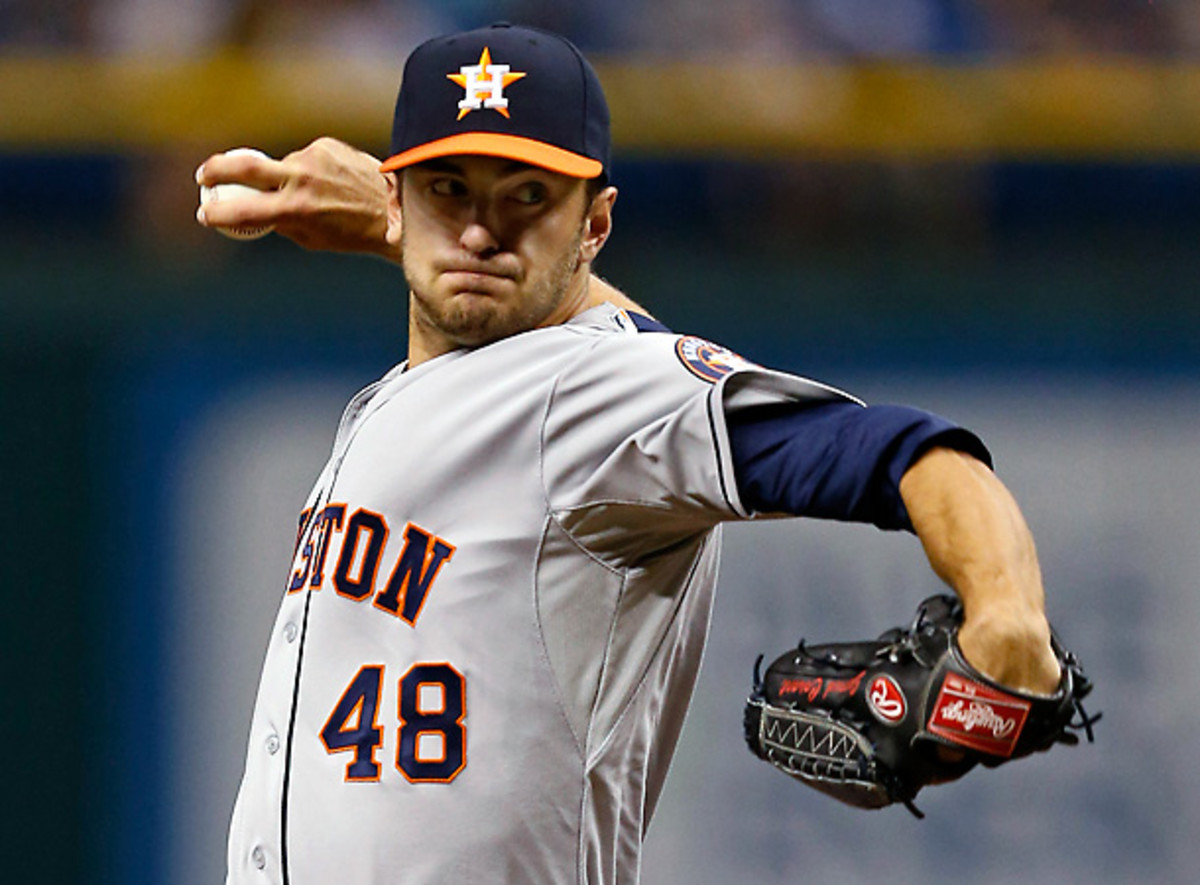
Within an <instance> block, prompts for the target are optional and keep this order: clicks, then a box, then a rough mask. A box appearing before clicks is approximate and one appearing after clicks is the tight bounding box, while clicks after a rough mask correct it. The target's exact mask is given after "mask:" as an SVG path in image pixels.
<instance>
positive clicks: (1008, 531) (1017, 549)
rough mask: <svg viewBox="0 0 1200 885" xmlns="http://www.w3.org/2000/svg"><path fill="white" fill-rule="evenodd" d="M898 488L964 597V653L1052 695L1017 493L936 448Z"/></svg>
mask: <svg viewBox="0 0 1200 885" xmlns="http://www.w3.org/2000/svg"><path fill="white" fill-rule="evenodd" d="M900 493H901V496H902V497H903V498H904V503H905V506H906V507H907V508H908V513H909V517H910V519H911V520H912V523H913V527H914V528H915V529H916V532H917V535H918V537H920V539H921V543H922V545H923V546H924V548H925V553H926V555H927V556H928V557H929V562H930V565H931V566H932V567H933V570H934V571H935V572H936V573H937V574H938V575H939V576H940V577H941V578H942V579H943V580H944V581H946V583H948V584H949V585H950V586H951V587H953V588H954V590H955V592H956V593H957V594H958V595H959V597H960V598H961V599H962V601H963V608H964V613H965V618H964V625H963V630H962V633H961V634H960V641H961V643H962V647H963V653H964V654H965V655H966V657H967V659H968V660H970V661H971V663H972V664H974V665H975V667H977V668H978V669H980V670H982V671H983V672H985V673H987V674H988V675H989V676H991V677H992V678H994V679H996V680H998V681H1000V682H1004V683H1006V684H1008V685H1011V686H1013V687H1016V688H1023V689H1026V690H1030V691H1040V692H1051V691H1053V690H1054V688H1055V687H1056V685H1057V682H1058V667H1057V664H1056V663H1055V662H1054V658H1053V654H1052V652H1051V651H1050V641H1049V638H1050V634H1049V625H1048V624H1047V622H1046V617H1045V600H1044V594H1043V589H1042V576H1041V569H1040V566H1039V564H1038V558H1037V552H1036V549H1035V546H1034V542H1033V537H1032V534H1031V533H1030V531H1029V527H1028V525H1027V524H1026V522H1025V519H1024V517H1023V516H1022V515H1021V511H1020V509H1019V508H1018V506H1017V504H1016V501H1015V500H1014V499H1013V497H1012V495H1011V494H1010V493H1009V492H1008V490H1007V489H1006V488H1005V487H1004V485H1003V484H1002V483H1001V482H1000V480H999V479H997V478H996V476H995V475H994V474H993V473H992V471H991V470H990V469H988V467H987V466H986V465H984V464H982V463H980V462H979V461H978V460H976V459H975V458H973V457H971V456H970V455H965V454H963V453H961V452H957V451H953V450H950V449H940V448H939V449H933V450H931V451H929V452H928V453H926V454H925V455H924V456H922V457H921V458H920V459H919V460H918V461H917V462H916V463H915V464H914V465H913V466H912V467H911V468H910V469H909V470H908V472H907V473H905V475H904V477H903V479H902V480H901V482H900Z"/></svg>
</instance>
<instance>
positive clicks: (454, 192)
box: [429, 178, 467, 197]
mask: <svg viewBox="0 0 1200 885" xmlns="http://www.w3.org/2000/svg"><path fill="white" fill-rule="evenodd" d="M429 190H430V191H431V192H432V193H434V194H436V195H437V196H439V197H461V196H463V195H464V194H465V193H466V192H467V186H466V184H464V183H463V182H462V181H459V180H458V179H457V178H435V179H434V180H433V181H432V182H431V183H430V185H429Z"/></svg>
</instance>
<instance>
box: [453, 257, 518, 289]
mask: <svg viewBox="0 0 1200 885" xmlns="http://www.w3.org/2000/svg"><path fill="white" fill-rule="evenodd" d="M441 275H442V276H443V277H444V278H446V279H447V281H448V282H449V283H450V284H451V285H452V286H453V287H454V288H455V289H460V290H469V291H474V292H482V293H484V294H487V293H489V292H491V291H492V290H498V289H499V288H500V287H503V286H505V285H506V284H510V283H513V282H516V280H517V276H518V275H517V273H516V272H515V271H512V270H510V269H508V268H504V267H495V266H488V265H480V264H455V265H449V266H447V267H444V268H442V269H441Z"/></svg>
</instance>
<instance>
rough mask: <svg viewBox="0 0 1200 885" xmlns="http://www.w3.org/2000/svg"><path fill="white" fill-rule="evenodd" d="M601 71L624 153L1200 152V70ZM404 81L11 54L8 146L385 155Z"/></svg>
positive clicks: (700, 65)
mask: <svg viewBox="0 0 1200 885" xmlns="http://www.w3.org/2000/svg"><path fill="white" fill-rule="evenodd" d="M597 68H598V69H599V71H600V76H601V79H602V80H603V82H604V84H605V89H606V91H607V92H608V96H609V101H610V104H611V105H612V111H613V121H614V123H613V131H614V139H615V141H616V147H617V150H618V151H622V152H636V153H648V154H666V153H689V154H702V153H715V152H719V153H724V154H739V155H746V154H751V155H782V154H792V155H800V156H805V155H808V156H824V157H835V158H836V157H846V158H915V159H936V158H942V157H948V158H953V157H967V158H988V157H995V158H998V159H1005V158H1020V157H1028V158H1043V159H1065V160H1083V159H1137V158H1149V159H1168V160H1169V159H1177V160H1184V161H1190V160H1196V159H1200V64H1181V63H1180V64H1172V63H1152V62H1148V61H1145V60H1137V59H1133V58H1128V57H1120V58H1061V59H1046V60H1037V61H1023V62H1019V63H1017V62H1014V63H1006V64H999V63H991V64H957V65H942V64H927V63H904V64H884V63H876V64H855V65H851V64H832V63H830V64H825V63H812V64H807V63H806V64H794V65H767V64H755V63H752V62H747V61H745V60H733V61H722V60H719V59H713V60H708V61H704V62H678V63H671V62H661V61H648V60H644V59H637V58H624V59H601V60H600V61H599V62H598V64H597ZM397 82H398V73H397V72H396V71H394V70H389V69H388V68H387V66H383V65H378V64H367V63H355V62H347V61H345V60H342V59H329V60H304V61H291V60H286V61H285V60H266V59H262V58H250V57H246V56H239V55H224V56H217V57H213V58H209V59H202V60H188V61H163V60H150V59H128V58H122V59H109V60H101V59H92V58H83V57H46V56H42V57H33V56H27V57H19V56H13V55H8V56H2V57H0V148H3V149H7V150H56V151H61V150H67V151H83V150H97V149H99V150H154V149H156V148H160V147H169V146H172V145H179V144H186V145H189V146H190V145H203V146H205V147H211V148H213V149H216V148H217V147H220V146H231V145H235V144H255V145H259V146H263V147H267V148H272V147H275V148H277V149H286V148H290V147H295V146H299V145H301V144H303V143H305V142H307V141H308V140H310V139H311V138H313V137H314V136H316V135H322V134H328V135H335V136H338V137H340V138H343V139H346V140H347V141H350V142H353V143H355V144H359V145H361V146H363V147H368V148H370V149H374V150H380V149H382V148H383V147H385V146H386V143H387V139H388V134H389V131H390V118H391V111H392V105H393V102H394V100H395V89H396V85H397ZM514 97H515V96H514ZM518 107H519V106H517V105H516V104H514V106H513V112H514V113H516V112H517V111H518Z"/></svg>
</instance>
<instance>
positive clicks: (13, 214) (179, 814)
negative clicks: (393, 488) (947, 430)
mask: <svg viewBox="0 0 1200 885" xmlns="http://www.w3.org/2000/svg"><path fill="white" fill-rule="evenodd" d="M498 19H508V20H512V21H520V22H525V23H531V24H540V25H544V26H547V27H551V28H554V29H556V30H559V31H562V32H564V33H566V34H568V35H569V36H571V37H572V38H573V39H574V40H575V41H576V42H577V43H578V44H579V45H580V46H582V47H583V48H584V49H585V51H587V52H588V53H589V54H590V55H591V56H592V57H593V58H594V59H595V60H596V62H597V66H598V68H599V69H600V72H601V76H602V78H603V79H604V81H605V83H606V86H607V88H608V90H609V94H610V99H611V103H612V105H613V110H614V118H615V124H616V125H615V134H616V138H617V146H616V147H617V165H616V174H615V181H616V184H617V185H618V186H619V187H620V188H621V197H620V200H619V202H618V206H617V210H618V228H617V234H616V236H615V237H614V239H613V240H612V242H611V243H610V245H609V246H608V248H607V249H606V251H605V255H604V256H603V258H602V261H601V264H600V271H601V272H602V273H603V274H605V275H606V276H607V277H609V278H610V279H611V280H612V281H613V282H615V283H616V284H617V285H619V286H621V287H623V288H626V289H627V290H629V291H630V292H631V293H632V294H633V295H634V296H635V297H637V298H639V299H640V300H642V301H644V302H645V303H647V304H648V305H649V306H650V307H651V308H652V309H654V311H655V312H656V313H657V315H658V316H659V317H660V318H662V319H663V320H664V321H666V322H667V323H668V324H670V325H672V326H674V327H675V328H678V329H685V330H688V331H692V332H696V333H698V334H701V335H705V336H707V337H711V338H714V339H717V340H720V341H722V342H723V343H725V344H727V345H729V346H731V347H733V348H734V349H736V350H738V351H740V352H742V353H744V354H746V355H749V356H752V357H753V358H755V359H757V360H758V361H760V362H765V363H768V364H772V365H776V366H780V367H783V368H787V369H790V370H793V371H797V372H800V373H802V374H807V375H811V376H814V377H817V378H819V379H821V380H825V381H828V382H831V383H834V384H837V385H839V386H843V387H847V388H849V389H851V390H853V391H855V392H857V393H859V394H860V395H862V396H864V397H865V398H867V399H868V400H871V401H877V402H878V401H899V402H912V403H916V404H920V405H924V406H926V407H930V408H933V409H935V410H937V411H941V412H943V413H945V414H948V415H950V416H951V417H954V418H956V419H958V420H961V421H963V422H964V423H967V424H968V426H972V427H974V428H976V429H977V430H979V431H980V432H981V433H982V434H983V435H984V437H985V438H986V439H988V440H989V441H990V442H991V444H992V447H993V450H994V453H995V455H996V460H997V464H998V468H999V470H1000V473H1001V476H1002V477H1003V478H1004V479H1005V480H1006V481H1007V482H1008V483H1009V484H1010V486H1012V487H1013V489H1014V491H1015V492H1016V494H1017V495H1018V497H1019V498H1020V500H1021V501H1022V503H1023V505H1024V508H1025V510H1026V513H1027V516H1028V518H1029V520H1030V522H1031V523H1032V525H1033V527H1034V530H1035V532H1036V534H1037V536H1038V539H1039V545H1040V549H1041V554H1042V558H1043V566H1044V571H1045V573H1046V577H1047V586H1048V589H1049V594H1050V610H1051V615H1052V617H1053V618H1054V619H1055V620H1056V621H1058V622H1060V624H1061V626H1062V627H1063V628H1064V633H1065V637H1066V639H1067V640H1068V644H1070V645H1072V646H1074V647H1076V649H1077V650H1078V651H1079V652H1080V653H1081V655H1082V656H1083V657H1084V660H1085V662H1086V663H1087V664H1088V666H1089V669H1090V670H1091V671H1092V672H1093V675H1094V676H1095V677H1096V679H1097V681H1098V685H1099V687H1098V689H1097V692H1096V695H1095V699H1094V701H1093V703H1092V706H1093V707H1095V708H1098V709H1103V710H1104V711H1105V720H1104V722H1103V723H1102V725H1101V727H1100V731H1099V738H1100V740H1099V743H1098V744H1097V745H1096V746H1095V747H1093V748H1091V749H1087V750H1081V751H1077V752H1069V751H1068V752H1060V753H1055V754H1052V756H1049V757H1046V758H1039V759H1037V760H1032V761H1030V762H1027V763H1025V764H1023V765H1020V766H1013V767H1012V770H1004V771H1000V772H996V773H995V774H993V775H990V776H988V777H978V778H975V779H968V780H967V781H964V782H962V783H960V784H956V785H953V786H951V787H946V788H944V789H941V790H938V791H933V792H931V793H929V794H928V796H927V797H924V801H923V802H921V803H920V804H922V805H923V806H924V808H925V810H926V811H927V812H928V814H929V819H927V820H926V821H925V822H923V823H918V822H916V821H914V820H912V819H910V818H909V817H908V816H907V815H906V814H905V813H904V812H903V811H888V812H877V813H869V814H868V813H863V812H855V811H852V810H849V809H843V808H842V807H840V806H837V805H836V804H835V803H832V802H830V801H829V800H827V799H824V798H823V797H819V796H816V794H812V795H809V791H806V790H803V789H802V788H800V787H798V786H794V785H792V784H790V783H788V782H786V781H785V779H784V778H782V777H781V776H779V775H777V774H775V773H773V772H772V771H770V770H769V769H768V768H766V767H765V766H763V765H762V763H759V762H757V761H756V760H753V759H752V758H751V757H750V756H749V754H748V753H746V752H745V751H744V750H743V748H742V744H741V736H740V716H741V705H742V699H743V697H744V694H745V692H746V690H747V689H748V687H749V680H750V667H751V664H752V662H753V659H754V657H755V655H756V654H757V653H758V652H759V651H767V652H770V651H775V650H778V649H779V648H782V647H783V646H784V645H785V644H787V643H791V642H794V641H795V640H796V639H797V638H799V636H800V635H805V636H808V637H809V638H812V639H835V638H849V637H851V636H856V635H859V634H862V633H863V632H864V631H869V630H875V629H882V628H884V627H886V626H888V625H890V624H891V623H892V622H894V621H898V620H900V619H903V618H905V617H907V616H908V614H909V613H910V612H911V610H912V607H913V604H914V603H915V601H916V600H917V599H918V598H920V596H922V595H924V594H925V593H926V592H930V591H933V590H936V589H937V587H936V584H935V583H934V582H933V580H932V578H931V577H930V576H928V575H927V574H926V571H925V569H924V566H923V560H922V558H921V556H920V553H919V549H918V547H917V545H916V542H915V541H914V540H913V539H911V538H907V537H900V536H892V535H882V534H880V533H877V532H874V531H873V530H869V529H860V528H855V527H845V526H828V525H809V524H797V523H791V524H780V525H772V526H769V527H735V528H734V529H733V530H731V531H730V532H729V544H728V555H727V559H726V567H725V570H724V577H723V587H722V590H721V594H720V597H719V600H718V606H717V611H716V615H715V621H714V626H713V641H712V645H711V648H710V653H709V655H708V658H707V660H706V664H705V670H704V674H703V677H702V681H701V684H700V686H699V690H698V696H697V700H696V705H695V708H694V713H693V715H692V716H691V718H690V720H689V723H688V726H687V728H686V730H685V737H684V741H683V744H682V747H681V752H680V756H679V759H678V762H677V764H676V766H675V767H674V769H673V771H672V774H671V777H670V781H669V784H668V790H667V797H666V799H665V800H664V803H663V806H662V808H661V809H660V812H659V815H658V817H657V818H656V821H655V823H654V825H653V826H652V828H651V833H650V840H649V848H648V857H647V863H646V870H645V873H644V880H645V881H646V882H647V883H648V885H659V883H675V882H689V883H696V885H699V883H703V885H727V883H736V882H745V881H755V882H760V883H776V882H778V883H782V882H791V881H796V880H797V879H799V878H801V877H805V878H811V879H812V880H814V881H834V882H850V881H879V880H884V879H886V880H888V881H891V882H896V883H904V882H921V883H930V882H959V881H962V880H964V879H969V880H971V881H976V882H980V883H984V882H988V883H1009V882H1013V881H1022V882H1025V883H1035V882H1036V883H1041V882H1045V883H1063V882H1088V883H1094V882H1105V883H1107V882H1113V883H1116V882H1130V881H1137V882H1154V883H1184V882H1192V881H1195V871H1196V869H1198V868H1200V846H1198V843H1197V839H1196V834H1197V832H1200V774H1198V773H1197V767H1196V766H1195V764H1194V761H1193V759H1192V758H1191V753H1190V752H1189V751H1190V750H1191V748H1192V747H1193V746H1194V744H1195V741H1196V735H1197V734H1198V733H1200V713H1198V710H1200V690H1198V689H1197V687H1196V683H1195V680H1194V679H1193V678H1192V676H1193V674H1194V673H1195V672H1196V671H1197V669H1200V668H1198V664H1200V661H1198V652H1197V648H1198V644H1197V643H1196V641H1195V633H1196V628H1197V626H1198V625H1200V593H1198V592H1197V586H1196V575H1197V574H1200V543H1197V542H1198V541H1200V537H1198V533H1197V528H1196V521H1195V515H1194V514H1195V509H1196V502H1197V500H1200V466H1198V464H1197V453H1198V448H1200V409H1198V405H1200V298H1198V297H1197V296H1198V295H1200V287H1198V283H1197V281H1198V279H1200V250H1198V248H1197V247H1198V245H1200V237H1198V234H1200V4H1198V3H1196V2H1195V0H711V2H702V0H575V2H573V3H561V2H559V0H508V2H499V0H498V2H483V0H442V2H438V0H320V2H316V0H0V407H2V415H3V418H2V422H3V423H2V424H0V427H2V432H0V479H2V482H3V487H4V488H5V489H6V490H7V492H8V495H9V497H8V500H9V504H10V505H11V511H12V513H11V516H12V519H11V521H10V522H9V523H8V524H7V528H6V529H5V530H4V531H2V532H0V570H2V571H0V581H2V583H0V586H2V587H3V592H4V604H3V617H0V660H2V661H3V671H2V672H3V683H2V688H0V704H2V706H3V709H4V714H3V717H2V722H3V754H2V755H3V762H2V764H3V774H2V776H0V784H3V789H4V797H5V801H4V805H3V811H2V812H0V877H2V878H3V879H4V880H5V881H10V882H41V883H101V882H103V883H109V882H113V883H163V882H171V883H203V882H214V881H220V880H221V877H222V875H223V869H224V833H225V827H226V824H227V820H228V814H229V810H230V805H231V803H232V799H233V795H234V792H235V790H236V787H237V781H238V778H239V776H240V772H241V766H242V757H243V753H244V744H245V734H246V728H247V723H248V719H249V713H250V705H251V703H252V700H253V692H254V686H255V684H256V681H257V673H258V665H259V662H260V659H261V654H262V650H263V649H264V648H265V642H266V635H267V631H268V630H269V629H270V623H271V618H272V615H273V613H274V608H275V604H276V601H277V590H278V589H279V588H281V587H282V583H281V582H282V576H283V575H284V572H285V570H286V567H287V559H288V555H289V550H290V542H291V534H292V529H291V526H292V525H293V520H294V517H295V513H296V511H297V510H298V508H299V506H300V504H301V501H302V499H303V497H304V495H305V493H306V491H307V488H308V484H309V482H310V481H311V479H312V477H313V475H315V471H316V469H317V467H318V465H319V464H320V463H321V461H322V460H323V457H324V452H325V449H326V447H327V446H328V444H329V442H330V439H331V436H332V430H333V423H334V421H335V419H336V416H337V414H338V413H339V411H340V408H341V404H342V403H343V402H344V401H345V400H346V399H347V398H348V397H349V396H350V395H351V394H352V393H353V392H354V391H355V390H356V389H357V388H358V387H360V386H362V385H363V384H365V383H367V382H368V381H370V380H372V379H373V378H375V377H377V376H378V375H379V374H381V373H382V372H383V371H384V370H385V369H386V368H387V367H388V366H390V365H391V364H392V363H393V362H394V361H396V360H397V359H399V358H400V355H402V353H403V350H404V335H405V326H404V312H403V304H404V301H403V288H402V284H401V281H400V278H399V276H398V274H397V272H396V271H395V270H394V269H392V268H390V267H388V266H385V265H384V264H383V263H382V262H378V261H374V260H369V259H355V258H348V257H341V256H329V255H317V254H312V253H307V252H304V251H302V250H300V249H299V248H297V247H294V246H293V245H291V244H290V243H287V242H285V241H282V240H278V238H274V237H272V238H268V239H267V240H264V241H261V242H258V243H254V244H235V243H232V242H229V241H225V240H223V239H222V238H220V237H217V236H215V235H213V234H212V233H210V232H207V231H203V230H201V229H199V228H198V227H197V226H196V225H195V224H194V222H193V220H192V215H193V210H194V208H195V201H196V193H195V187H194V186H193V184H192V177H191V176H192V171H193V169H194V168H195V166H196V165H197V164H198V163H199V161H200V160H202V159H203V158H204V157H205V156H207V155H208V154H209V153H212V152H214V151H217V150H221V149H225V148H229V147H234V146H238V145H243V144H250V145H256V146H259V147H262V148H264V149H266V150H268V151H271V152H273V153H275V154H282V153H285V152H287V151H288V150H291V149H294V148H297V147H300V146H301V145H302V144H304V143H306V142H307V141H308V140H310V139H311V138H312V137H314V136H316V135H320V134H328V135H334V136H337V137H340V138H343V139H345V140H347V141H350V142H352V143H355V144H357V145H359V146H361V147H364V148H366V149H369V150H373V151H376V152H382V151H383V150H384V149H385V146H386V139H387V134H388V131H389V125H390V116H391V106H392V102H393V98H394V93H395V88H396V85H397V82H398V76H399V68H400V63H401V60H402V58H403V56H404V55H405V54H406V52H407V50H408V49H409V48H411V46H413V45H415V44H416V43H417V42H419V41H420V40H422V39H424V38H425V37H427V36H430V35H432V34H433V33H436V32H440V31H443V30H449V29H453V28H457V27H465V26H474V25H477V24H483V23H486V22H488V21H491V20H498ZM400 873H401V874H399V875H398V877H397V881H403V876H402V871H400Z"/></svg>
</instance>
